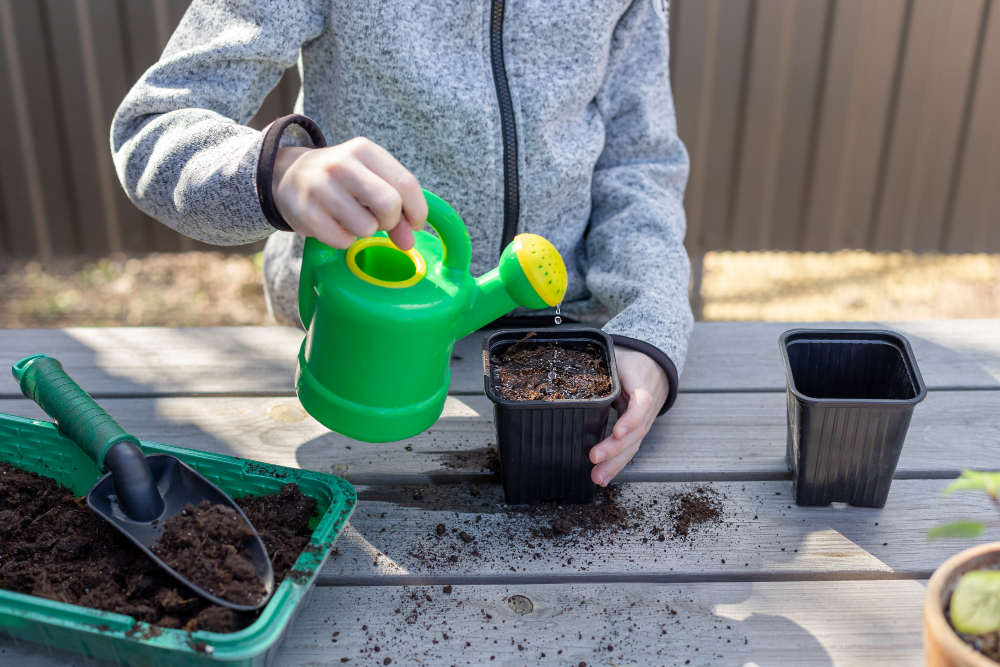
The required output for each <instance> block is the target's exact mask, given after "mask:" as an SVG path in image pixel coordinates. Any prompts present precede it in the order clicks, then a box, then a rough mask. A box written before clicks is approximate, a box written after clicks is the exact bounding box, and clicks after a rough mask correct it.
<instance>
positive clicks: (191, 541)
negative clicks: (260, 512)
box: [152, 500, 267, 606]
mask: <svg viewBox="0 0 1000 667" xmlns="http://www.w3.org/2000/svg"><path fill="white" fill-rule="evenodd" d="M253 535H254V531H253V528H251V527H250V526H248V525H247V523H246V522H245V521H244V520H243V518H242V517H241V516H240V515H239V513H238V512H237V511H236V510H234V509H233V508H232V507H228V506H226V505H212V504H211V503H209V502H208V501H207V500H203V501H202V502H201V504H200V505H198V507H195V506H194V505H192V504H191V503H188V504H187V505H186V506H185V507H184V509H182V510H181V513H180V514H178V515H177V516H174V517H171V518H170V519H169V520H168V521H166V522H165V523H164V524H163V532H162V533H161V534H160V539H159V540H157V542H156V544H154V545H153V546H152V552H153V553H154V554H156V555H157V556H159V557H160V558H162V559H163V562H164V563H166V564H167V565H169V566H170V567H172V568H173V569H174V570H175V571H176V572H178V573H179V574H180V575H181V576H182V577H184V578H185V579H187V580H188V581H190V582H191V583H193V584H195V585H196V586H199V587H201V588H202V589H203V590H205V591H207V592H209V593H211V594H212V595H215V596H216V597H219V598H222V599H223V600H228V601H229V602H233V603H235V604H241V605H247V606H252V605H256V604H259V603H260V602H261V600H263V599H264V596H265V595H266V594H267V589H266V588H265V587H264V582H263V581H261V580H260V577H258V576H257V570H256V568H255V567H254V565H253V554H252V553H251V552H250V550H249V549H247V548H246V543H247V538H251V537H253Z"/></svg>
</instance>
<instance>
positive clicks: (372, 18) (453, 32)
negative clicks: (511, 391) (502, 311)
mask: <svg viewBox="0 0 1000 667" xmlns="http://www.w3.org/2000/svg"><path fill="white" fill-rule="evenodd" d="M666 4H667V0H584V1H582V2H581V1H580V0H506V1H504V0H281V1H279V0H194V2H192V4H191V6H190V8H189V9H188V10H187V13H186V14H185V15H184V18H183V19H182V20H181V23H180V25H179V26H178V28H177V31H176V32H174V34H173V36H172V37H171V39H170V42H169V43H168V44H167V47H166V50H165V51H164V52H163V56H162V57H161V58H160V61H159V62H158V63H156V64H155V65H154V66H153V67H151V68H150V69H149V71H147V72H146V73H145V74H144V75H143V76H142V78H141V79H140V80H139V82H138V83H136V85H135V86H134V87H133V88H132V90H131V91H130V92H129V94H128V96H127V97H126V98H125V100H124V101H123V102H122V104H121V106H120V107H119V109H118V112H117V113H116V114H115V118H114V122H113V124H112V127H111V145H112V151H113V153H114V159H115V165H116V167H117V170H118V176H119V178H120V179H121V183H122V185H123V186H124V187H125V190H126V191H127V192H128V195H129V197H130V198H131V199H132V201H133V202H135V204H136V205H137V206H138V207H139V208H141V209H142V210H143V211H145V212H146V213H148V214H149V215H151V216H153V217H155V218H157V219H158V220H160V221H162V222H163V223H165V224H167V225H169V226H170V227H172V228H173V229H176V230H177V231H179V232H181V233H183V234H186V235H188V236H191V237H193V238H196V239H200V240H202V241H206V242H208V243H215V244H220V245H228V244H243V243H249V242H252V241H256V240H259V239H264V238H268V241H267V244H266V247H265V251H264V276H265V288H266V293H267V297H268V307H269V309H270V310H271V312H272V313H273V314H274V315H275V317H276V318H277V319H278V320H279V321H283V322H296V323H297V321H298V313H297V301H296V291H297V288H298V276H299V267H300V263H301V252H302V238H301V237H299V236H297V235H295V234H293V233H291V232H288V231H276V229H289V228H288V227H287V224H286V223H284V221H283V220H282V219H281V216H280V214H278V213H277V210H276V209H275V207H274V202H273V201H272V200H271V187H270V178H271V169H272V168H273V164H274V154H275V152H276V150H277V146H279V145H300V146H307V147H315V146H321V145H325V143H326V142H328V143H329V144H330V145H333V144H338V143H341V142H344V141H347V140H349V139H351V138H354V137H357V136H365V137H368V138H369V139H371V140H372V141H374V142H376V143H378V144H379V145H381V146H383V147H385V148H386V149H388V150H389V152H391V153H392V154H393V155H394V156H395V157H396V158H397V159H399V161H400V162H402V164H403V165H405V166H406V167H407V168H408V169H409V170H410V171H411V172H413V174H414V175H415V176H416V177H417V179H418V180H419V181H420V184H421V185H422V186H423V187H424V188H427V189H428V190H431V191H432V192H435V193H437V194H438V195H440V196H441V197H443V198H444V199H445V200H446V201H448V202H449V203H450V204H451V205H452V206H453V207H454V208H455V210H456V211H458V213H459V214H460V215H461V216H462V219H463V220H465V222H466V224H467V226H468V228H469V234H470V236H471V237H472V249H473V254H472V272H473V274H474V275H480V274H482V273H485V272H486V271H488V270H489V269H491V268H493V267H494V266H496V264H497V261H498V258H499V255H500V252H501V251H502V250H503V247H504V246H505V245H506V243H508V242H509V241H510V239H511V238H513V236H514V234H515V233H521V232H531V233H534V234H539V235H541V236H543V237H545V238H547V239H548V240H549V241H551V242H552V243H553V244H554V245H555V246H556V248H558V250H559V252H560V253H561V254H562V256H563V258H564V259H565V261H566V268H567V270H568V272H569V285H568V289H567V293H566V300H565V302H564V304H563V313H564V314H565V315H567V316H568V317H571V318H575V319H576V320H578V321H581V322H587V323H593V324H598V325H603V328H604V330H605V331H606V332H608V333H610V334H612V335H613V336H614V339H615V342H616V344H618V345H622V346H625V347H631V348H633V349H638V350H640V351H643V352H645V353H647V354H649V355H650V356H652V357H653V358H654V359H655V360H656V361H657V362H659V363H660V364H661V365H662V366H663V367H664V369H665V370H666V371H667V374H668V376H669V377H670V379H671V383H670V384H671V396H670V398H669V399H668V401H667V405H666V406H664V407H665V408H667V407H669V405H670V404H672V403H673V399H674V397H675V395H676V390H677V376H678V374H679V373H680V371H681V370H682V367H683V364H684V356H685V353H686V351H687V341H688V337H689V335H690V333H691V327H692V321H693V318H692V315H691V309H690V306H689V304H688V280H689V273H690V265H689V262H688V257H687V254H686V253H685V250H684V246H683V239H684V231H685V218H684V210H683V208H682V198H683V194H684V187H685V183H686V180H687V174H688V157H687V153H686V151H685V149H684V146H683V144H682V143H681V141H680V139H679V138H678V136H677V123H676V119H675V114H674V104H673V98H672V96H671V91H670V80H669V68H668V55H669V43H668V38H667V6H666ZM296 65H297V66H298V69H299V75H300V76H301V79H302V90H301V92H300V94H299V97H298V100H297V102H296V113H297V114H302V115H301V116H291V117H286V118H285V119H283V120H282V122H275V123H272V125H270V126H269V127H268V128H266V129H265V130H264V132H258V131H256V130H254V129H251V128H250V127H247V126H246V125H245V123H247V122H248V121H249V120H250V119H251V118H252V117H253V115H254V113H255V112H256V111H257V109H258V108H259V107H260V104H261V102H262V101H263V99H264V97H265V96H266V95H267V93H268V92H269V91H270V90H271V89H272V88H273V87H274V86H275V85H276V84H277V82H278V79H279V78H280V77H281V75H282V73H283V72H284V70H285V69H287V68H289V67H293V66H296ZM303 116H304V117H303Z"/></svg>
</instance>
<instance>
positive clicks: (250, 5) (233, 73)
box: [111, 0, 329, 245]
mask: <svg viewBox="0 0 1000 667" xmlns="http://www.w3.org/2000/svg"><path fill="white" fill-rule="evenodd" d="M313 3H315V4H313ZM324 4H325V5H326V6H327V7H329V2H326V3H323V2H322V0H287V1H285V2H280V3H279V2H267V0H225V1H220V0H194V2H192V4H191V6H190V7H189V8H188V10H187V12H186V13H185V14H184V18H183V19H182V20H181V23H180V25H179V26H178V28H177V30H176V31H175V32H174V34H173V36H172V37H171V38H170V41H169V43H168V44H167V47H166V49H165V50H164V52H163V55H162V56H161V58H160V60H159V62H157V63H156V64H155V65H153V67H151V68H150V69H149V70H148V71H147V72H146V73H145V74H143V76H142V78H140V79H139V81H138V82H137V83H136V84H135V86H133V87H132V90H131V91H129V93H128V95H127V96H126V97H125V99H124V101H122V103H121V106H120V107H119V108H118V111H117V112H116V113H115V117H114V120H113V121H112V124H111V149H112V153H113V155H114V161H115V167H116V169H117V172H118V178H119V179H120V180H121V183H122V186H124V188H125V191H126V192H127V193H128V196H129V198H130V199H131V200H132V202H134V203H135V205H136V206H138V207H139V208H140V209H142V210H143V211H145V212H146V213H148V214H149V215H151V216H152V217H154V218H156V219H157V220H159V221H161V222H163V223H165V224H166V225H168V226H170V227H171V228H173V229H175V230H177V231H179V232H181V233H182V234H185V235H187V236H190V237H193V238H195V239H199V240H201V241H205V242H208V243H214V244H218V245H237V244H243V243H250V242H252V241H256V240H259V239H262V238H265V237H267V236H269V235H270V234H271V233H272V232H273V231H274V230H275V226H273V223H269V221H268V218H269V217H271V216H267V217H265V213H264V211H263V210H262V206H264V204H265V202H264V200H263V199H262V197H264V196H265V195H266V198H267V202H269V203H270V182H269V176H270V173H269V171H268V172H267V174H266V176H267V179H268V183H267V188H266V193H265V192H264V188H258V185H259V184H258V163H259V161H260V158H261V149H262V147H264V146H265V144H266V143H267V142H265V137H266V136H267V134H268V131H269V130H275V131H276V132H277V134H278V135H279V136H277V137H274V136H272V137H271V139H272V141H271V142H270V143H271V144H272V148H273V150H274V151H275V152H276V150H277V146H278V145H303V146H309V147H312V146H313V145H317V144H318V143H319V142H322V133H321V132H319V129H318V128H317V127H316V126H315V124H313V123H311V121H309V120H308V119H307V118H305V117H303V116H300V117H298V118H299V119H301V123H299V124H296V123H291V124H288V123H286V124H284V127H281V128H279V127H278V125H279V124H277V123H275V124H272V125H271V126H269V127H268V128H266V129H265V131H264V132H259V131H257V130H254V129H252V128H250V127H247V126H246V125H245V123H246V122H248V121H249V120H250V119H251V118H252V117H253V115H254V113H256V111H257V109H258V108H259V107H260V105H261V103H262V102H263V100H264V98H265V97H266V95H267V93H268V92H270V90H271V89H272V88H274V86H275V85H276V84H277V83H278V80H279V79H280V78H281V75H282V73H283V72H284V71H285V70H286V69H288V68H289V67H292V66H294V65H295V64H296V63H297V62H298V58H299V49H300V47H301V45H302V44H304V43H305V42H307V41H309V40H311V39H313V38H315V37H316V36H317V35H319V34H320V33H321V32H322V31H323V30H324V29H325V27H326V21H327V17H326V14H325V12H328V9H323V8H322V5H324ZM286 118H287V117H286ZM272 134H274V133H272ZM270 159H271V165H273V155H272V156H271V158H270ZM265 162H266V160H265ZM272 207H273V203H272ZM265 210H266V207H265ZM279 227H280V225H279Z"/></svg>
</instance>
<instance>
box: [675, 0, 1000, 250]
mask: <svg viewBox="0 0 1000 667" xmlns="http://www.w3.org/2000/svg"><path fill="white" fill-rule="evenodd" d="M997 4H998V0H962V1H961V2H955V1H951V0H750V1H749V2H745V3H744V2H716V1H715V0H675V1H674V21H675V22H676V25H675V26H674V30H675V31H676V37H675V40H674V51H673V58H674V62H673V63H672V70H673V72H674V96H675V101H676V105H677V109H678V123H679V128H680V133H681V137H682V139H684V141H685V143H686V144H687V146H688V149H689V151H690V153H691V159H692V172H691V181H690V184H689V187H688V192H687V196H686V200H685V204H686V209H687V212H688V228H689V234H688V238H687V244H688V248H689V250H690V251H691V252H692V254H695V255H697V254H699V253H702V252H705V251H708V250H714V249H733V250H755V249H789V250H817V251H827V250H837V249H840V248H867V249H871V250H915V251H944V252H973V251H974V252H983V251H989V252H998V251H1000V231H997V230H998V228H1000V224H998V218H1000V192H998V189H1000V134H998V132H1000V130H998V127H1000V124H998V123H997V122H996V118H997V117H1000V45H998V44H997V43H998V42H1000V27H998V26H1000V22H998V21H1000V19H998V18H997V14H998V13H1000V10H998V9H997V7H996V5H997Z"/></svg>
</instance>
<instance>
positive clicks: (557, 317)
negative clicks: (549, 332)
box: [556, 315, 562, 324]
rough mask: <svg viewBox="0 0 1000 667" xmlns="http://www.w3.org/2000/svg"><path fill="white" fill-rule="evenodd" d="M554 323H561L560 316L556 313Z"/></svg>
mask: <svg viewBox="0 0 1000 667" xmlns="http://www.w3.org/2000/svg"><path fill="white" fill-rule="evenodd" d="M556 324H562V318H561V317H559V316H558V315H556Z"/></svg>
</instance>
